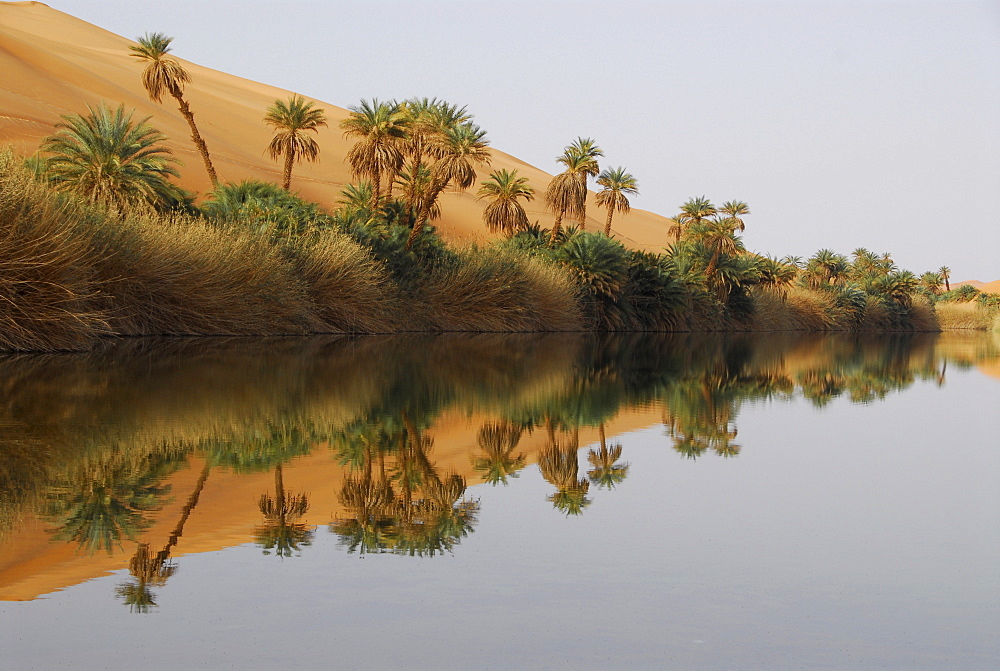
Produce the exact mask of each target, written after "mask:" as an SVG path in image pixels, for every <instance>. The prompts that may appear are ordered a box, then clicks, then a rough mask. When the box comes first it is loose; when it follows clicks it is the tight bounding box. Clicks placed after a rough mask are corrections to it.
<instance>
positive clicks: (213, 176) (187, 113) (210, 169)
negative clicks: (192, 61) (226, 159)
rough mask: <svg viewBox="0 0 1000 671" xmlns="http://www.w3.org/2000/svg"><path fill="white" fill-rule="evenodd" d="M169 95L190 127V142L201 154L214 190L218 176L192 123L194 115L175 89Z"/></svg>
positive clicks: (205, 146) (206, 147)
mask: <svg viewBox="0 0 1000 671" xmlns="http://www.w3.org/2000/svg"><path fill="white" fill-rule="evenodd" d="M170 95H172V96H173V97H174V99H175V100H176V101H177V106H178V107H180V109H181V116H183V117H184V118H185V119H186V120H187V122H188V126H190V127H191V140H192V141H193V142H194V146H195V147H197V148H198V153H199V154H201V160H203V161H204V162H205V170H207V171H208V178H209V179H210V180H211V181H212V188H213V189H214V188H215V187H217V186H218V185H219V176H218V175H216V174H215V167H214V166H213V165H212V159H211V157H210V156H209V155H208V145H206V144H205V140H204V139H202V137H201V133H199V132H198V126H197V125H195V123H194V113H193V112H192V111H191V107H190V106H188V104H187V101H186V100H184V96H183V95H181V92H180V91H178V90H177V89H173V90H171V91H170Z"/></svg>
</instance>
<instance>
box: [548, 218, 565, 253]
mask: <svg viewBox="0 0 1000 671" xmlns="http://www.w3.org/2000/svg"><path fill="white" fill-rule="evenodd" d="M565 211H566V210H560V211H559V214H557V215H556V223H554V224H552V235H551V236H550V237H549V245H555V244H556V238H558V237H559V228H560V227H561V226H562V218H563V213H564V212H565Z"/></svg>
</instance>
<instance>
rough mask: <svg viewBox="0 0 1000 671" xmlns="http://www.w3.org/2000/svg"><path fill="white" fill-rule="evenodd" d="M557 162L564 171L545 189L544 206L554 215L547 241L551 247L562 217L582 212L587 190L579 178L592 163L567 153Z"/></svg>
mask: <svg viewBox="0 0 1000 671" xmlns="http://www.w3.org/2000/svg"><path fill="white" fill-rule="evenodd" d="M558 160H559V161H560V162H561V163H563V164H564V165H565V166H566V169H565V170H564V171H562V172H561V173H559V174H558V175H556V176H555V177H553V178H552V181H551V182H549V186H548V187H547V188H546V189H545V204H546V205H547V206H548V208H549V209H550V210H551V211H552V212H553V214H555V215H556V221H555V223H554V224H553V225H552V234H551V237H550V239H549V243H550V244H553V245H554V244H555V242H556V240H557V239H558V238H559V230H560V228H561V227H562V220H563V217H564V216H566V215H567V214H568V215H570V216H572V217H579V216H581V213H582V212H584V209H585V208H586V202H587V188H586V185H585V182H583V181H581V179H580V176H581V174H582V173H584V171H586V170H589V169H590V166H591V165H592V164H593V163H594V160H593V159H592V158H587V157H584V156H580V155H575V154H569V153H567V154H564V155H563V156H561V157H560V158H559V159H558ZM584 177H585V175H584Z"/></svg>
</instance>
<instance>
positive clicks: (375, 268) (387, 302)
mask: <svg viewBox="0 0 1000 671" xmlns="http://www.w3.org/2000/svg"><path fill="white" fill-rule="evenodd" d="M288 251H289V254H290V256H291V257H292V261H293V263H294V265H295V270H296V274H297V275H298V276H299V277H301V278H302V280H303V281H304V282H305V285H306V288H307V291H308V294H309V297H310V299H311V300H312V302H313V305H314V309H315V311H316V314H317V316H318V317H319V320H320V321H321V322H322V326H321V327H320V328H321V329H322V330H324V331H327V332H331V333H388V332H391V331H395V330H397V328H398V324H397V322H398V321H399V317H398V316H399V315H400V314H402V310H400V299H399V296H398V292H397V291H396V288H395V286H394V285H393V283H392V280H391V279H390V277H389V273H388V272H387V271H386V269H385V268H384V267H383V266H382V264H381V263H379V262H378V261H376V260H375V259H374V258H373V257H372V255H371V253H370V252H369V251H368V250H366V249H365V248H363V247H362V246H361V245H359V244H357V243H356V242H354V241H353V240H351V239H350V238H348V237H347V236H345V235H342V234H340V233H336V232H333V231H326V232H323V233H322V234H320V236H319V238H318V239H317V240H315V241H312V242H310V243H308V244H304V245H297V246H295V247H291V248H290V249H289V250H288Z"/></svg>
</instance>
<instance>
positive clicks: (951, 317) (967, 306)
mask: <svg viewBox="0 0 1000 671" xmlns="http://www.w3.org/2000/svg"><path fill="white" fill-rule="evenodd" d="M935 311H936V312H937V319H938V323H939V324H940V325H941V329H942V330H945V331H950V330H957V329H974V330H979V331H989V330H1000V312H998V311H996V310H990V309H989V308H985V307H983V306H981V305H979V304H978V303H975V302H969V303H957V302H952V301H941V302H939V303H938V304H937V305H936V306H935Z"/></svg>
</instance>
